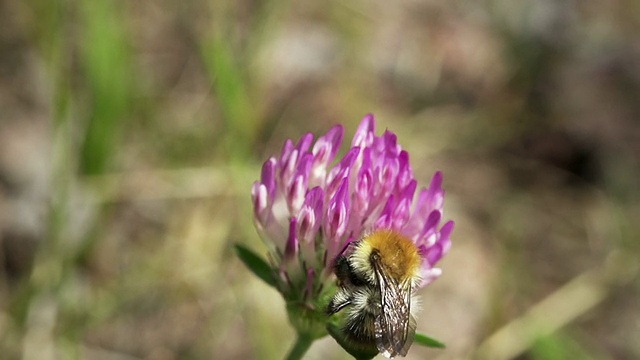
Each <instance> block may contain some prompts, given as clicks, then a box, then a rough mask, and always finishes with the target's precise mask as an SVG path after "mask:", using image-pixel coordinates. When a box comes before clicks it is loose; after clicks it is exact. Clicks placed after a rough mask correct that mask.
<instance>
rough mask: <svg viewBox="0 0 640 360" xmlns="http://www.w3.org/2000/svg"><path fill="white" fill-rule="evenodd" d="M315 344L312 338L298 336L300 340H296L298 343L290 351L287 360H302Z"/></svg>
mask: <svg viewBox="0 0 640 360" xmlns="http://www.w3.org/2000/svg"><path fill="white" fill-rule="evenodd" d="M312 343H313V338H312V337H310V336H305V335H302V334H298V338H297V339H296V343H295V344H293V347H292V348H291V350H290V351H289V355H287V360H299V359H302V357H303V356H304V354H305V353H306V352H307V350H309V348H310V347H311V344H312Z"/></svg>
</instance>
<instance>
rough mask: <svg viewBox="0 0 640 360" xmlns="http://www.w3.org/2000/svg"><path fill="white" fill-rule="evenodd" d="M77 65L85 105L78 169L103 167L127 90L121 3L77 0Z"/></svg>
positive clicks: (129, 79)
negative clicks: (79, 28)
mask: <svg viewBox="0 0 640 360" xmlns="http://www.w3.org/2000/svg"><path fill="white" fill-rule="evenodd" d="M80 3H81V10H82V11H81V16H82V20H83V21H82V25H83V29H82V35H81V39H82V51H81V55H82V57H81V61H82V67H83V70H84V71H85V75H86V78H85V80H86V84H85V85H86V87H87V90H88V92H89V96H90V99H88V100H89V101H90V103H91V108H90V109H89V111H88V117H89V119H88V124H87V128H86V136H85V139H84V143H83V147H82V152H81V154H82V157H81V163H80V166H81V170H82V172H83V173H85V174H100V173H103V172H104V171H105V170H107V167H108V166H109V164H110V162H111V160H112V158H114V155H115V153H116V152H117V149H118V148H119V146H118V145H119V144H118V137H119V133H120V130H121V127H122V124H123V122H124V118H125V117H126V113H127V111H128V108H129V103H130V99H131V95H132V85H133V71H132V56H131V53H130V48H129V42H128V38H127V32H126V26H125V25H126V24H125V23H124V21H123V19H124V17H123V16H122V14H121V9H120V8H119V7H118V6H117V3H116V2H113V1H110V0H93V1H81V2H80Z"/></svg>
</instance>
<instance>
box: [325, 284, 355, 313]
mask: <svg viewBox="0 0 640 360" xmlns="http://www.w3.org/2000/svg"><path fill="white" fill-rule="evenodd" d="M351 301H352V299H351V296H350V295H349V294H348V293H347V292H346V291H344V290H343V289H340V290H338V292H337V293H336V295H335V296H334V297H333V299H331V302H329V306H328V307H327V313H328V314H329V315H333V314H335V313H337V312H338V311H340V310H342V309H344V308H345V307H347V306H349V305H351Z"/></svg>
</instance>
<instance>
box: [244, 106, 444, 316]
mask: <svg viewBox="0 0 640 360" xmlns="http://www.w3.org/2000/svg"><path fill="white" fill-rule="evenodd" d="M343 135H344V128H343V127H342V126H341V125H337V126H335V127H333V128H332V129H331V130H329V131H328V132H327V133H326V134H325V135H324V136H321V137H319V138H318V139H317V140H316V141H315V143H314V142H313V135H312V134H305V135H304V136H302V137H301V138H300V139H299V140H298V141H297V142H296V143H294V142H293V141H291V140H287V141H286V142H285V144H284V146H283V148H282V151H281V153H280V154H279V156H273V157H271V158H269V160H267V161H266V162H265V163H264V165H263V167H262V175H261V178H260V180H259V181H256V182H255V183H254V185H253V189H252V198H253V210H254V220H255V225H256V228H257V229H258V232H259V233H260V234H261V236H262V237H263V239H265V241H266V242H267V244H268V245H269V246H270V250H271V259H272V262H271V266H272V267H273V270H274V272H275V274H277V276H276V277H275V278H276V282H277V285H278V288H279V290H280V291H281V292H282V293H283V295H284V297H285V299H287V301H298V302H300V301H301V302H302V303H306V304H308V305H309V306H310V307H313V304H315V300H314V299H317V298H319V297H321V295H322V293H323V291H325V290H326V289H327V288H328V286H326V285H327V282H330V281H332V273H333V264H334V260H335V259H336V257H337V256H338V255H339V254H340V253H341V252H342V251H343V250H344V249H345V247H346V246H347V244H349V243H350V242H352V241H356V240H358V239H360V238H361V237H362V236H363V235H364V234H366V233H368V232H370V231H372V230H374V229H380V228H385V229H392V230H395V231H397V232H399V233H401V234H403V235H404V236H405V237H407V238H409V239H411V241H413V243H414V244H415V245H416V247H417V248H418V250H419V253H420V255H421V258H422V263H421V269H420V275H421V276H420V278H421V279H422V281H421V283H420V284H418V286H417V287H416V288H419V287H422V286H425V285H427V284H428V283H430V282H431V281H433V280H434V279H436V278H437V277H438V276H439V275H440V269H438V268H436V267H435V265H436V263H437V262H438V261H439V260H440V258H442V256H443V255H445V254H446V253H447V251H448V250H449V248H450V246H451V240H450V235H451V232H452V230H453V222H452V221H448V222H446V223H444V225H442V226H441V222H442V218H443V212H442V209H443V204H444V191H443V189H442V174H441V173H440V172H436V173H435V175H434V176H433V179H432V180H431V183H430V185H429V186H428V187H427V188H421V189H420V190H418V184H417V181H416V179H415V178H414V174H413V171H412V169H411V166H410V164H409V154H408V153H407V152H406V151H405V150H402V147H401V146H400V145H399V144H398V143H397V138H396V135H395V134H394V133H393V132H390V131H388V130H387V131H385V132H384V133H383V134H382V135H380V136H378V135H376V134H375V119H374V117H373V115H367V116H366V117H365V118H364V119H363V120H362V122H361V124H360V126H359V127H358V129H357V131H356V133H355V135H354V137H353V140H352V141H351V145H350V148H349V149H347V151H346V153H345V154H344V156H342V158H340V159H338V160H337V161H335V162H334V160H335V159H336V155H337V154H338V150H339V148H340V145H341V143H342V139H343Z"/></svg>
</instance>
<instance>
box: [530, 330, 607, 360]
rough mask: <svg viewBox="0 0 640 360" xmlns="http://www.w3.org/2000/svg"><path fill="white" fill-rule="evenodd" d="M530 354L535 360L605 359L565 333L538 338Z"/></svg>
mask: <svg viewBox="0 0 640 360" xmlns="http://www.w3.org/2000/svg"><path fill="white" fill-rule="evenodd" d="M529 354H530V355H531V358H532V359H534V360H563V359H584V360H597V359H603V357H602V356H598V354H597V352H595V351H593V350H592V349H587V348H586V347H585V346H584V345H583V344H582V343H581V342H579V341H578V340H577V339H576V338H574V337H572V336H571V335H569V334H567V333H565V332H558V333H556V334H553V335H549V336H542V337H540V338H538V339H537V340H536V341H535V343H534V344H533V346H532V347H531V350H530V352H529Z"/></svg>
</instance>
